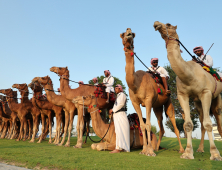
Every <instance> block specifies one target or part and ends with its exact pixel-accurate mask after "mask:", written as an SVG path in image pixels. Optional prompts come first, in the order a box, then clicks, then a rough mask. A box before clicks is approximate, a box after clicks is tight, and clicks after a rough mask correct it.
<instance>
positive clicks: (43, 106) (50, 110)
mask: <svg viewBox="0 0 222 170" xmlns="http://www.w3.org/2000/svg"><path fill="white" fill-rule="evenodd" d="M28 87H30V88H31V89H32V90H33V92H34V95H33V97H32V104H33V106H36V107H37V108H38V109H39V110H40V112H41V121H42V129H41V130H42V134H41V136H40V137H39V139H38V142H37V143H41V142H42V140H43V139H44V138H45V137H46V136H47V134H48V132H49V134H50V135H49V143H52V124H53V117H54V116H55V113H54V110H60V108H59V107H57V106H55V105H53V104H52V103H50V102H49V101H48V100H47V99H44V98H43V97H42V90H43V88H42V86H41V85H40V84H39V83H38V82H36V83H30V84H28ZM46 116H47V117H48V118H47V121H46ZM46 122H47V124H46V126H45V123H46Z"/></svg>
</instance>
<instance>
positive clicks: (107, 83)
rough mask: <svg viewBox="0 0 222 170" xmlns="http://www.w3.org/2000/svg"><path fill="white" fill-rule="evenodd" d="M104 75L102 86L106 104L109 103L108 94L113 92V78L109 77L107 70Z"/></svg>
mask: <svg viewBox="0 0 222 170" xmlns="http://www.w3.org/2000/svg"><path fill="white" fill-rule="evenodd" d="M104 74H105V76H106V77H105V78H104V79H103V86H105V87H106V93H107V101H106V103H109V94H110V92H114V89H113V84H114V78H113V77H112V76H111V73H110V71H109V70H105V71H104Z"/></svg>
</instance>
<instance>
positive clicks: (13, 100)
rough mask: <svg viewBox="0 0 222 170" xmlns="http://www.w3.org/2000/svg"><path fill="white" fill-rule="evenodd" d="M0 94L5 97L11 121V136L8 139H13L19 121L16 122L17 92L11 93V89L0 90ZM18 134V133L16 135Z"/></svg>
mask: <svg viewBox="0 0 222 170" xmlns="http://www.w3.org/2000/svg"><path fill="white" fill-rule="evenodd" d="M0 93H2V94H5V95H7V99H8V106H9V108H10V110H11V119H12V128H11V133H12V136H11V138H10V139H14V138H15V137H16V133H17V127H20V121H19V120H18V116H17V113H18V110H19V107H18V101H17V91H13V90H12V89H6V90H0ZM18 134H19V133H18Z"/></svg>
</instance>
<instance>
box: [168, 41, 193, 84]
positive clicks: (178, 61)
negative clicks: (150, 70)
mask: <svg viewBox="0 0 222 170" xmlns="http://www.w3.org/2000/svg"><path fill="white" fill-rule="evenodd" d="M167 58H168V60H169V62H170V65H171V67H172V69H173V71H174V72H175V74H176V75H177V76H178V77H179V79H180V80H181V81H182V82H183V83H184V84H187V85H189V84H190V83H191V82H192V81H191V80H192V79H193V71H192V70H193V68H191V66H190V65H189V64H188V63H187V62H186V61H184V60H183V58H182V56H181V54H180V46H179V45H178V43H176V42H175V41H169V42H168V45H167Z"/></svg>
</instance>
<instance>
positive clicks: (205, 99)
mask: <svg viewBox="0 0 222 170" xmlns="http://www.w3.org/2000/svg"><path fill="white" fill-rule="evenodd" d="M211 98H212V94H211V91H207V90H206V91H203V92H202V95H201V96H200V101H201V103H202V108H203V125H204V128H205V130H206V131H207V134H208V137H209V142H210V153H211V157H210V160H217V161H222V157H221V156H220V152H219V151H218V150H217V148H216V145H215V143H214V140H213V136H212V130H213V127H212V122H211V120H210V115H209V110H210V105H211Z"/></svg>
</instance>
